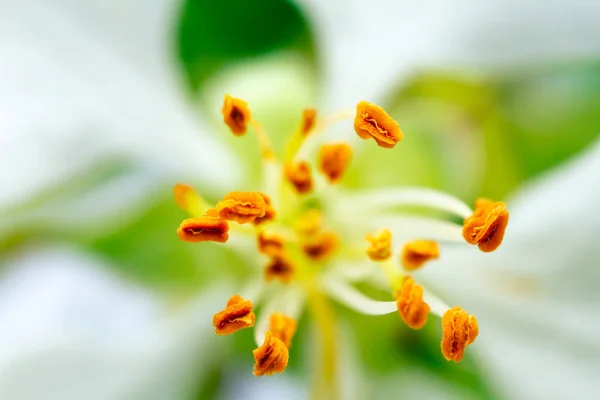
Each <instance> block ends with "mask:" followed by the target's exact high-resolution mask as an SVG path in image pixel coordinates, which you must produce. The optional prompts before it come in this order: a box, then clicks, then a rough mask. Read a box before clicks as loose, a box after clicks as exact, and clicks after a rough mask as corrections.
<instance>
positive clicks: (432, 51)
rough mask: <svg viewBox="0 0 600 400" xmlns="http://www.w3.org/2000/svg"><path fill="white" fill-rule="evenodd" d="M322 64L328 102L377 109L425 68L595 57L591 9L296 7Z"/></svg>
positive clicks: (438, 3)
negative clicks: (383, 97)
mask: <svg viewBox="0 0 600 400" xmlns="http://www.w3.org/2000/svg"><path fill="white" fill-rule="evenodd" d="M301 4H303V5H304V6H305V8H306V11H307V12H308V14H309V16H310V17H311V19H312V20H313V21H315V28H316V39H317V42H318V43H319V44H320V47H321V48H320V50H321V54H322V55H323V57H324V58H325V63H324V65H325V71H324V81H325V82H327V85H328V86H327V88H326V90H325V92H326V94H327V95H328V98H327V100H328V101H329V102H330V103H331V104H335V105H336V106H337V107H345V106H352V105H353V104H355V103H356V101H357V100H360V99H363V98H364V99H368V100H371V101H376V99H377V98H378V96H379V95H380V94H382V93H384V92H386V91H388V90H390V89H394V88H395V86H394V85H395V83H396V82H398V81H399V80H400V79H402V78H404V77H406V76H407V75H408V74H410V73H413V72H415V71H416V70H417V69H420V68H423V67H448V66H464V65H467V66H471V67H474V66H477V67H478V68H481V66H482V65H487V66H499V65H522V64H524V65H529V64H530V63H531V62H532V60H534V62H536V63H537V62H546V61H562V60H564V59H577V58H582V57H591V56H596V55H597V54H598V53H599V52H600V43H598V41H593V40H589V38H591V37H598V36H599V35H600V24H598V23H597V22H598V21H597V9H596V5H595V4H593V2H589V1H584V0H581V1H567V0H557V1H552V2H551V3H549V4H544V5H543V6H542V5H540V3H539V2H537V1H533V0H529V1H517V0H509V1H494V2H481V1H477V0H461V1H458V2H453V3H452V5H449V4H448V3H447V2H445V1H443V0H428V1H421V2H411V1H406V0H400V1H374V2H370V3H369V4H365V2H363V1H360V0H347V1H321V0H302V1H301Z"/></svg>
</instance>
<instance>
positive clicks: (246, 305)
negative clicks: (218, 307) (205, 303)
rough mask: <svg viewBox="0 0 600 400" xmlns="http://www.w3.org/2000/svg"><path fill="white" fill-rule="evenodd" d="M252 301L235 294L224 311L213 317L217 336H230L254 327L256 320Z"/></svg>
mask: <svg viewBox="0 0 600 400" xmlns="http://www.w3.org/2000/svg"><path fill="white" fill-rule="evenodd" d="M252 307H253V305H252V301H250V300H245V299H243V298H241V297H240V296H238V295H237V294H234V295H233V296H231V298H230V299H229V301H228V302H227V307H225V309H224V310H223V311H220V312H218V313H216V314H215V315H214V317H213V326H214V327H215V333H216V334H217V335H229V334H230V333H234V332H237V331H239V330H240V329H244V328H250V327H252V326H254V320H255V319H256V317H255V315H254V313H253V312H252Z"/></svg>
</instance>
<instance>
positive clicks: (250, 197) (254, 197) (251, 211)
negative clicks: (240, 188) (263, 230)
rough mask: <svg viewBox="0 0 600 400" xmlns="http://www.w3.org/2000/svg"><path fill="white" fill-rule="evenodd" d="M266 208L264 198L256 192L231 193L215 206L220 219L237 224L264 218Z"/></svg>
mask: <svg viewBox="0 0 600 400" xmlns="http://www.w3.org/2000/svg"><path fill="white" fill-rule="evenodd" d="M266 208H267V205H266V203H265V198H264V197H263V195H262V194H261V193H258V192H231V193H229V194H227V195H226V196H225V197H224V198H223V200H221V201H220V202H219V203H218V204H217V209H218V210H219V215H220V216H221V218H223V219H226V220H228V221H236V222H237V223H239V224H245V223H247V222H252V221H254V219H255V218H261V217H264V216H265V213H266Z"/></svg>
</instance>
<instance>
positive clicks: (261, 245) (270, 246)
mask: <svg viewBox="0 0 600 400" xmlns="http://www.w3.org/2000/svg"><path fill="white" fill-rule="evenodd" d="M283 243H284V241H283V238H282V237H281V236H279V235H277V234H275V233H268V232H260V233H259V234H258V251H260V252H261V253H263V254H266V255H268V256H272V257H274V256H278V255H281V254H282V253H283Z"/></svg>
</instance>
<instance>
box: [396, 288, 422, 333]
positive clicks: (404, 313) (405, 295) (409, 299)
mask: <svg viewBox="0 0 600 400" xmlns="http://www.w3.org/2000/svg"><path fill="white" fill-rule="evenodd" d="M396 304H397V306H398V313H399V314H400V316H401V317H402V320H403V321H404V322H405V323H406V325H408V326H409V327H411V328H412V329H421V328H422V327H423V326H424V325H425V323H426V322H427V315H428V314H429V305H428V304H427V303H425V302H424V301H423V287H422V286H419V285H417V284H416V283H415V281H414V280H413V279H412V278H410V277H406V278H405V279H404V283H403V284H402V288H401V289H400V291H399V292H398V293H396Z"/></svg>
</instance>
